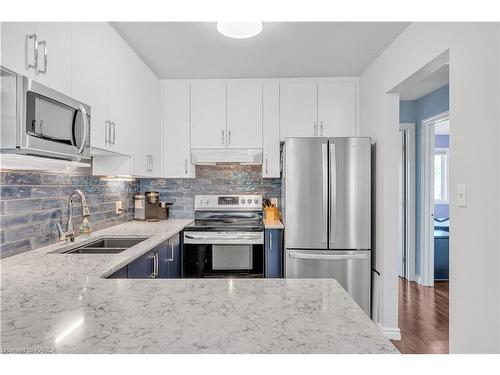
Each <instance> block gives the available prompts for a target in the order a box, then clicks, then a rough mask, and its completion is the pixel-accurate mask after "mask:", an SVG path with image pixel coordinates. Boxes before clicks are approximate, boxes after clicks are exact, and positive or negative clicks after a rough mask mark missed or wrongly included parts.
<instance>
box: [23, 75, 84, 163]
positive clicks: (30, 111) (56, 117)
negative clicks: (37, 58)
mask: <svg viewBox="0 0 500 375" xmlns="http://www.w3.org/2000/svg"><path fill="white" fill-rule="evenodd" d="M23 114H24V118H23V121H21V123H20V131H19V133H20V134H19V136H20V145H19V146H20V149H21V151H23V152H25V153H27V154H35V155H42V156H49V157H54V158H60V159H66V160H81V161H87V160H88V161H90V107H89V106H87V105H85V104H82V103H80V102H78V101H76V100H74V99H72V98H70V97H67V96H66V95H63V94H61V93H59V92H57V91H55V90H52V89H50V88H48V87H45V86H43V85H40V84H39V83H37V82H34V81H33V80H31V79H29V78H26V77H23Z"/></svg>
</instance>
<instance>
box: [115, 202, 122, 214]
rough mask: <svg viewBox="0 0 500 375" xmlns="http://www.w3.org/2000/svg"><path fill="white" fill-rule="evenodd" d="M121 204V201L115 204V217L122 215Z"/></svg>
mask: <svg viewBox="0 0 500 375" xmlns="http://www.w3.org/2000/svg"><path fill="white" fill-rule="evenodd" d="M123 211H124V210H123V202H122V201H116V204H115V212H116V214H117V215H120V214H122V213H123Z"/></svg>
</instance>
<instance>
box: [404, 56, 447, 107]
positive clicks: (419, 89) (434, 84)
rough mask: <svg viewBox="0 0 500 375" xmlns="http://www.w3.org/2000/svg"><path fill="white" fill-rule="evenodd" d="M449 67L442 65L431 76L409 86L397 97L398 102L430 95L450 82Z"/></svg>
mask: <svg viewBox="0 0 500 375" xmlns="http://www.w3.org/2000/svg"><path fill="white" fill-rule="evenodd" d="M449 77H450V66H449V65H448V64H445V65H443V66H442V67H440V68H439V69H437V70H435V71H434V72H432V73H431V74H429V75H427V76H425V77H424V78H422V79H421V80H420V81H418V82H416V83H414V84H412V85H409V87H406V88H405V90H404V91H402V92H401V93H400V95H399V99H400V100H417V99H420V98H421V97H422V96H425V95H427V94H430V93H431V92H433V91H435V90H437V89H438V88H440V87H443V86H444V85H446V84H447V83H449V81H450V78H449Z"/></svg>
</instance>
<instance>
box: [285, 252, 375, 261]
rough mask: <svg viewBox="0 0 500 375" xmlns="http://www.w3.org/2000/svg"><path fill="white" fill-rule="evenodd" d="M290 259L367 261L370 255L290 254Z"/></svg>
mask: <svg viewBox="0 0 500 375" xmlns="http://www.w3.org/2000/svg"><path fill="white" fill-rule="evenodd" d="M288 257H289V258H293V259H313V260H319V259H325V260H348V259H366V258H368V254H306V253H288Z"/></svg>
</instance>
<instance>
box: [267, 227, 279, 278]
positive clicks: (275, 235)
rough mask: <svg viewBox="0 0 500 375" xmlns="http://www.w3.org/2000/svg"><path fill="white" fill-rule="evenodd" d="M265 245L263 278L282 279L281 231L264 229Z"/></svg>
mask: <svg viewBox="0 0 500 375" xmlns="http://www.w3.org/2000/svg"><path fill="white" fill-rule="evenodd" d="M264 244H265V252H266V254H265V255H266V256H265V266H266V267H265V274H264V276H265V277H269V278H280V277H283V230H281V229H266V230H265V231H264Z"/></svg>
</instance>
